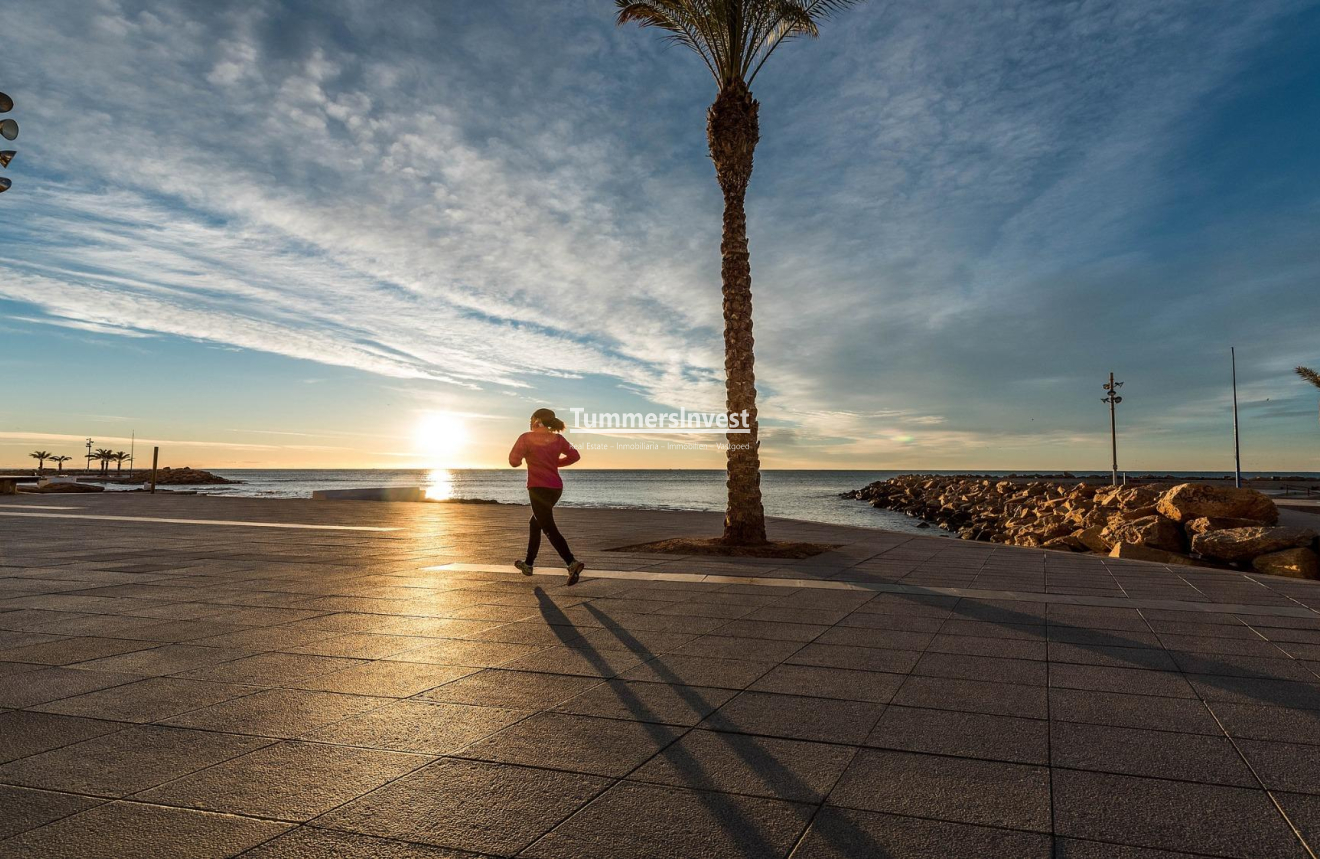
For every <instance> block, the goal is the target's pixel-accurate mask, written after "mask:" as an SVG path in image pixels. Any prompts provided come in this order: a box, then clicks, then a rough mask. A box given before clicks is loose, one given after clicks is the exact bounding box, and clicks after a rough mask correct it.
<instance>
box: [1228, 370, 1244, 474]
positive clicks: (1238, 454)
mask: <svg viewBox="0 0 1320 859" xmlns="http://www.w3.org/2000/svg"><path fill="white" fill-rule="evenodd" d="M1228 355H1229V358H1230V359H1231V360H1232V362H1233V485H1234V486H1237V487H1239V488H1241V486H1242V449H1241V447H1240V445H1239V444H1238V406H1237V350H1236V349H1234V348H1233V347H1232V346H1229V347H1228Z"/></svg>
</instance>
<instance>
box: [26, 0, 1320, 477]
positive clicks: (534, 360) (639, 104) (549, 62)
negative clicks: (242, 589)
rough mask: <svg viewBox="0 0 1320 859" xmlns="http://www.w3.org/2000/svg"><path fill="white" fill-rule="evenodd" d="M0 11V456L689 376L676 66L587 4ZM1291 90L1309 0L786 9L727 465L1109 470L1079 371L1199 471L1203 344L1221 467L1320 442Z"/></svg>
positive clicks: (689, 458)
mask: <svg viewBox="0 0 1320 859" xmlns="http://www.w3.org/2000/svg"><path fill="white" fill-rule="evenodd" d="M5 7H6V12H5V37H4V42H5V49H4V52H3V56H0V90H4V91H5V92H7V93H8V94H9V95H10V96H11V97H12V98H13V99H14V101H15V103H16V107H15V109H14V111H13V112H12V113H11V114H10V116H12V117H13V118H15V119H17V120H18V121H19V123H20V125H21V127H22V133H21V135H20V137H19V139H18V140H17V141H16V142H15V143H14V144H11V146H12V148H14V149H16V150H17V151H18V156H17V157H16V158H15V159H14V161H13V163H12V164H11V165H10V166H9V168H8V170H7V171H6V173H5V175H7V176H8V177H9V178H11V179H12V180H13V183H14V184H13V187H12V189H11V190H10V191H8V192H6V193H5V194H3V196H0V465H8V466H14V465H22V464H24V463H26V464H27V465H29V466H30V465H31V464H32V463H30V462H29V461H28V460H27V458H26V457H27V453H28V452H29V451H31V450H34V449H38V448H41V449H45V450H50V451H52V452H56V453H65V454H68V455H74V456H77V455H79V454H80V453H81V451H82V450H83V448H84V447H85V440H86V439H87V438H89V437H90V438H92V439H94V440H95V442H96V446H97V447H110V448H116V449H117V448H123V449H127V447H128V445H129V443H130V442H129V439H130V438H134V437H135V438H136V445H137V450H138V453H139V455H140V454H141V452H142V450H143V449H144V447H150V446H152V445H159V446H160V447H161V449H162V452H161V456H162V463H163V464H173V465H193V466H196V467H213V468H224V467H228V468H273V467H305V468H313V467H380V468H397V467H438V466H448V467H461V466H472V467H498V466H500V465H501V464H502V461H503V459H504V456H505V453H506V451H507V450H508V448H509V446H510V445H511V443H512V441H513V439H514V438H515V437H516V436H517V434H518V433H519V432H521V431H523V430H524V429H526V425H527V416H528V415H529V414H530V412H531V411H532V410H534V409H536V408H539V407H543V406H545V407H550V408H553V409H555V410H556V411H558V412H559V413H560V415H561V416H564V415H568V414H569V413H570V410H571V409H572V408H574V407H577V408H582V409H587V410H589V411H593V412H647V411H659V412H669V411H671V410H677V409H679V408H680V407H681V408H686V409H688V410H717V409H719V408H720V407H721V406H722V403H723V354H722V339H721V337H722V334H721V331H722V321H721V315H720V314H721V306H720V292H719V242H720V234H719V230H720V218H721V206H722V200H721V197H720V194H719V191H718V188H717V186H716V184H715V180H714V171H713V168H712V167H711V164H710V161H709V157H708V154H707V151H706V138H705V111H706V109H707V107H708V106H709V104H710V102H711V100H712V99H713V98H714V95H715V85H714V81H713V79H712V78H711V77H710V74H709V72H707V71H706V69H705V68H704V66H702V64H701V63H700V61H699V60H698V58H697V57H696V56H695V55H692V54H690V53H687V52H685V51H684V50H683V49H681V48H679V47H675V46H671V45H666V44H665V43H664V42H663V40H662V39H661V38H659V37H658V35H657V34H656V32H655V31H646V30H639V29H637V28H635V27H628V28H617V27H615V25H614V23H613V7H614V4H613V3H612V2H610V0H546V2H537V3H531V2H526V0H485V2H480V3H467V2H457V0H445V2H434V0H247V2H229V1H228V0H182V2H173V3H158V2H139V0H6V3H5ZM1317 79H1320V0H1253V2H1251V3H1223V2H1219V0H1149V2H1147V0H1118V2H1108V0H1094V2H1089V0H1078V2H1059V0H1047V1H1046V0H1042V1H1041V2H1037V0H1008V2H1002V3H1000V2H996V3H971V2H967V0H934V2H930V0H894V1H893V2H888V3H886V2H882V0H872V2H869V3H864V4H862V5H860V6H858V7H856V8H854V9H852V10H850V11H847V12H845V13H844V14H843V15H841V16H839V17H838V18H837V19H835V20H831V21H828V22H826V24H825V25H824V26H823V27H822V32H821V38H820V39H819V40H817V41H806V40H804V41H799V42H794V43H789V44H785V45H784V46H783V47H782V49H781V50H779V51H777V52H776V53H775V54H774V55H773V57H772V58H771V60H770V62H769V63H767V64H766V66H765V68H764V69H763V71H762V72H761V74H760V76H759V77H758V78H757V79H756V80H755V82H754V85H753V90H754V93H755V95H756V96H757V98H758V99H759V100H760V103H761V110H760V117H761V142H760V145H759V147H758V148H757V151H756V167H755V172H754V174H753V177H752V183H751V188H750V190H749V192H748V197H747V211H748V232H749V238H750V244H751V253H752V271H753V290H754V307H755V316H754V318H755V335H756V357H757V364H756V369H757V383H758V390H759V393H760V399H759V407H760V415H761V437H762V461H763V464H764V465H765V466H766V467H768V468H849V469H890V468H895V469H919V468H929V469H960V468H967V469H976V468H982V469H1065V468H1066V469H1076V470H1081V469H1105V468H1107V467H1108V465H1109V415H1108V409H1107V407H1106V406H1105V405H1104V404H1103V403H1102V402H1101V399H1102V397H1103V396H1104V391H1103V390H1102V387H1101V386H1102V384H1103V383H1104V382H1105V381H1107V379H1108V374H1109V373H1110V372H1113V373H1115V374H1116V376H1117V378H1118V379H1119V380H1121V381H1123V382H1124V383H1125V385H1124V387H1123V389H1122V391H1121V393H1122V395H1123V397H1124V401H1123V403H1122V404H1121V405H1120V406H1119V407H1118V426H1119V456H1120V467H1121V468H1123V469H1125V470H1161V469H1162V470H1220V469H1228V470H1231V468H1232V464H1233V447H1232V414H1231V396H1232V392H1231V388H1230V371H1231V367H1230V362H1229V348H1230V346H1232V347H1235V348H1236V350H1237V374H1238V386H1239V390H1238V397H1239V403H1240V407H1241V411H1240V420H1241V430H1242V462H1243V468H1244V469H1245V470H1249V471H1275V472H1280V471H1291V470H1297V471H1301V470H1309V471H1320V423H1318V422H1317V417H1318V412H1317V405H1318V403H1317V401H1318V400H1320V390H1317V389H1316V388H1314V387H1311V386H1308V385H1306V384H1305V383H1303V382H1302V381H1301V380H1300V379H1298V378H1297V376H1296V375H1295V374H1293V372H1292V368H1293V367H1294V366H1296V365H1299V364H1302V365H1309V366H1316V367H1318V368H1320V333H1318V332H1320V325H1317V323H1318V322H1320V307H1317V302H1316V298H1317V295H1318V294H1320V241H1317V238H1316V235H1317V230H1316V225H1317V223H1320V87H1317V86H1316V81H1317ZM569 437H570V439H572V440H574V441H575V442H579V443H580V442H584V441H590V442H594V443H595V444H596V445H599V447H594V446H593V447H592V448H589V449H588V452H587V456H586V457H584V462H583V463H582V465H583V466H587V465H594V466H596V467H607V468H718V467H722V464H723V458H724V457H723V453H722V452H720V451H719V450H716V449H688V448H684V447H682V446H681V444H680V443H681V442H683V441H684V439H678V438H665V437H652V440H655V441H656V442H657V443H658V448H657V449H651V450H634V449H625V448H621V447H619V446H618V442H621V441H626V439H620V438H612V437H602V436H594V437H592V436H585V435H581V434H573V433H570V436H569ZM713 440H714V438H713V437H707V438H705V439H701V441H705V442H707V443H709V442H711V441H713ZM687 441H691V439H687ZM670 444H675V445H676V446H674V447H670V446H669V445H670Z"/></svg>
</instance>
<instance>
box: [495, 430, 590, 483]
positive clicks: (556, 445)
mask: <svg viewBox="0 0 1320 859" xmlns="http://www.w3.org/2000/svg"><path fill="white" fill-rule="evenodd" d="M581 458H582V454H580V453H578V452H577V449H576V448H574V447H573V445H571V444H569V443H568V439H566V438H564V437H563V436H562V435H558V434H556V433H548V432H525V433H523V434H522V435H520V436H518V440H517V441H516V442H514V443H513V450H511V451H509V465H512V466H513V467H514V468H517V467H518V466H520V465H522V464H523V460H524V459H525V460H527V488H529V489H530V488H532V487H534V486H542V487H546V488H548V489H563V488H564V481H563V480H561V479H560V477H559V469H561V468H563V467H564V466H566V465H572V464H573V463H575V462H577V461H578V460H579V459H581Z"/></svg>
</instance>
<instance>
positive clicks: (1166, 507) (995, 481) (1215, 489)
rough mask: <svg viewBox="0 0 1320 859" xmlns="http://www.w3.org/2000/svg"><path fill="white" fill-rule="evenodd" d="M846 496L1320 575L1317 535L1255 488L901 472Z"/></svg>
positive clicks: (1110, 549)
mask: <svg viewBox="0 0 1320 859" xmlns="http://www.w3.org/2000/svg"><path fill="white" fill-rule="evenodd" d="M843 497H844V498H854V499H857V500H860V501H866V502H869V503H870V504H871V506H872V507H880V508H884V509H887V510H897V511H900V512H903V513H906V514H908V515H909V516H914V517H916V518H919V519H922V520H923V521H925V522H929V523H930V524H932V525H935V526H938V527H940V528H943V529H944V530H946V531H949V532H951V533H955V534H957V535H958V536H959V537H961V538H962V539H964V540H981V541H985V542H990V543H1002V544H1005V545H1010V546H1027V547H1033V548H1044V549H1055V550H1059V551H1065V552H1090V553H1093V554H1099V555H1107V556H1109V557H1113V558H1126V559H1133V560H1140V561H1155V562H1157V563H1163V564H1184V565H1197V566H1210V567H1221V568H1232V569H1250V570H1254V571H1256V572H1261V573H1270V574H1273V575H1283V576H1292V577H1295V578H1307V579H1318V578H1320V555H1318V554H1317V551H1318V550H1320V545H1318V544H1317V535H1316V532H1315V531H1313V530H1311V529H1308V528H1288V527H1280V526H1279V525H1278V524H1277V523H1278V521H1279V511H1278V508H1277V507H1276V506H1275V504H1274V502H1273V501H1272V500H1271V499H1270V498H1269V496H1267V495H1264V494H1262V493H1260V492H1257V491H1256V490H1254V489H1245V488H1244V489H1238V488H1235V487H1231V486H1217V485H1211V484H1206V483H1181V484H1177V485H1170V484H1167V483H1146V484H1141V485H1133V486H1109V485H1108V484H1098V483H1076V484H1072V485H1066V484H1062V483H1058V482H1052V481H1048V480H1032V481H1030V482H1021V481H1014V480H1009V479H1005V478H986V477H970V476H947V475H929V474H904V475H900V476H898V477H895V478H892V479H890V480H882V481H877V482H875V483H872V484H870V485H869V486H866V487H864V488H862V489H857V490H854V491H852V492H848V493H844V495H843Z"/></svg>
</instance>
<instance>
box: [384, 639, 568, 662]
mask: <svg viewBox="0 0 1320 859" xmlns="http://www.w3.org/2000/svg"><path fill="white" fill-rule="evenodd" d="M544 649H545V647H544V646H542V645H539V644H510V643H508V642H503V641H464V640H462V639H457V638H437V639H435V640H434V641H433V643H431V644H428V645H426V646H425V647H418V648H416V649H414V650H409V651H406V652H404V653H399V654H396V655H395V656H392V657H388V658H390V659H396V660H399V661H401V662H431V663H435V664H437V665H466V666H468V667H471V668H495V667H498V666H500V665H503V664H505V663H506V662H512V661H514V660H516V659H519V658H520V657H525V656H528V655H530V654H533V653H536V652H538V651H540V650H544Z"/></svg>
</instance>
